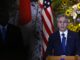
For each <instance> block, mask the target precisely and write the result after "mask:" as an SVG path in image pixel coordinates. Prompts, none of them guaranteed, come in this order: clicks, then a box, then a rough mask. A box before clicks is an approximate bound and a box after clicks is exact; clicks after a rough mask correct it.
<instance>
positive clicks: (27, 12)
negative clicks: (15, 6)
mask: <svg viewBox="0 0 80 60" xmlns="http://www.w3.org/2000/svg"><path fill="white" fill-rule="evenodd" d="M19 9H20V11H19V14H20V23H21V24H26V23H28V22H30V21H31V5H30V0H20V6H19Z"/></svg>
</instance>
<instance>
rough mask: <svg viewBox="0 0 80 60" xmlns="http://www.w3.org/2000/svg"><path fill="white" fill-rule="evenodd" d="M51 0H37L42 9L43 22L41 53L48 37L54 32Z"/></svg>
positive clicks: (44, 48) (45, 46)
mask: <svg viewBox="0 0 80 60" xmlns="http://www.w3.org/2000/svg"><path fill="white" fill-rule="evenodd" d="M51 3H52V0H39V5H40V7H41V9H42V14H41V15H42V22H43V31H42V39H43V55H44V52H45V51H46V48H47V44H48V38H49V35H51V34H52V33H53V32H54V24H53V23H54V22H53V12H52V7H51Z"/></svg>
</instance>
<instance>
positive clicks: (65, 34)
mask: <svg viewBox="0 0 80 60" xmlns="http://www.w3.org/2000/svg"><path fill="white" fill-rule="evenodd" d="M67 25H68V18H67V17H66V16H65V15H59V16H58V17H57V26H58V28H59V30H58V31H55V32H54V33H53V34H51V35H50V36H49V42H48V47H47V50H46V55H47V56H48V55H54V56H62V55H66V56H73V55H80V47H79V46H80V40H79V37H78V35H77V33H75V32H72V31H70V30H68V29H67Z"/></svg>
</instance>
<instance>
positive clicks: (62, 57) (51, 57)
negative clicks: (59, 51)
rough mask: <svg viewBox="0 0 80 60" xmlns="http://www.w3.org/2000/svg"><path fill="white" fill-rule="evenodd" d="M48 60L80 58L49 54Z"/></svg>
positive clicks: (79, 58) (77, 57) (78, 59)
mask: <svg viewBox="0 0 80 60" xmlns="http://www.w3.org/2000/svg"><path fill="white" fill-rule="evenodd" d="M46 60H80V57H79V56H48V57H47V58H46Z"/></svg>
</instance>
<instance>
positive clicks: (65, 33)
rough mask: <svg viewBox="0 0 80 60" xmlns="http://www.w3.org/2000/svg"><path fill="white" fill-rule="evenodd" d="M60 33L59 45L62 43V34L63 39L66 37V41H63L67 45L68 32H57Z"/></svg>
mask: <svg viewBox="0 0 80 60" xmlns="http://www.w3.org/2000/svg"><path fill="white" fill-rule="evenodd" d="M59 33H60V39H61V43H62V37H63V36H62V34H63V33H64V35H65V37H66V41H65V45H66V44H67V35H68V30H66V31H64V32H62V31H59Z"/></svg>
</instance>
